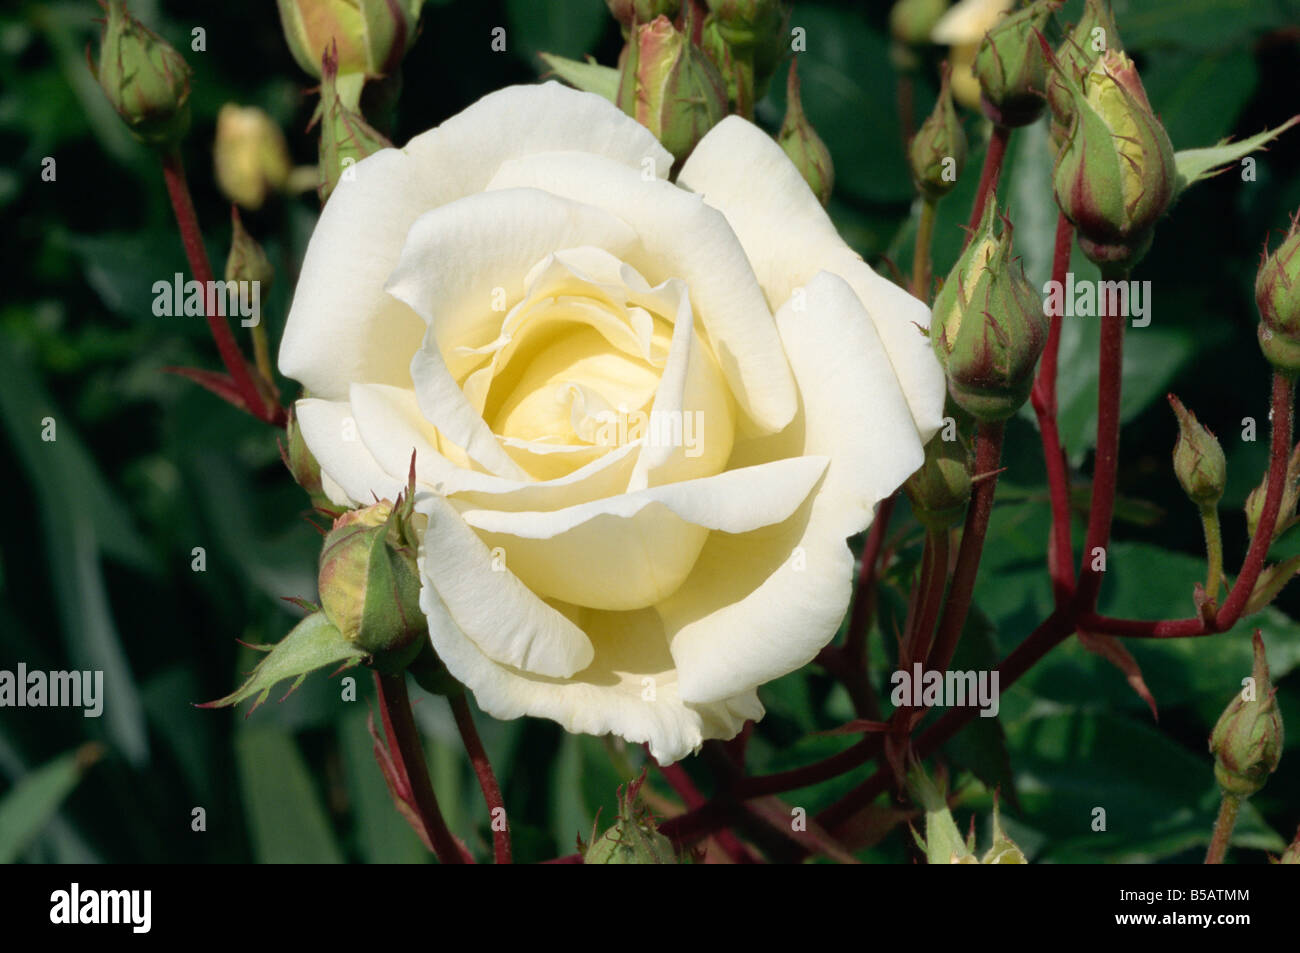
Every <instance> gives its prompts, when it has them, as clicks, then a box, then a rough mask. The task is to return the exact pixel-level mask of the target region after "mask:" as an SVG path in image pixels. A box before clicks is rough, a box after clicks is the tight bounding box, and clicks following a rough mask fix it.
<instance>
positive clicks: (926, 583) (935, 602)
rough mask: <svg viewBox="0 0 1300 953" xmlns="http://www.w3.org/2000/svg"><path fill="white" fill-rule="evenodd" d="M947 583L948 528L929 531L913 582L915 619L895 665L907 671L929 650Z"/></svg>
mask: <svg viewBox="0 0 1300 953" xmlns="http://www.w3.org/2000/svg"><path fill="white" fill-rule="evenodd" d="M947 585H948V531H947V530H946V529H944V530H932V531H930V532H928V533H926V535H925V551H924V552H923V553H922V555H921V578H920V581H919V582H918V583H917V588H916V591H917V598H918V599H919V600H920V601H919V602H918V604H917V612H916V618H915V619H913V620H912V622H913V624H912V625H911V626H910V627H909V628H908V630H907V635H906V637H905V638H904V639H903V646H904V652H903V658H901V659H900V660H899V662H900V664H899V668H900V669H903V670H904V671H910V670H911V666H912V663H913V662H920V661H924V660H925V658H926V656H928V655H929V653H930V640H931V639H932V638H933V637H934V626H935V623H936V622H937V621H938V619H939V609H940V608H941V607H942V606H943V591H944V588H945V587H946V586H947Z"/></svg>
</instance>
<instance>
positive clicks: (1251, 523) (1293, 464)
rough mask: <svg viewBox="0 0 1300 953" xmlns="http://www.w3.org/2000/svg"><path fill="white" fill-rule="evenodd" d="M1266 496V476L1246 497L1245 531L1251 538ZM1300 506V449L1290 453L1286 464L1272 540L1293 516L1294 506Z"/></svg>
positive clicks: (1262, 511)
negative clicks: (1280, 500) (1280, 501)
mask: <svg viewBox="0 0 1300 953" xmlns="http://www.w3.org/2000/svg"><path fill="white" fill-rule="evenodd" d="M1266 496H1268V474H1267V473H1265V474H1264V480H1263V482H1262V483H1260V485H1259V486H1257V487H1255V489H1253V490H1251V491H1250V496H1248V497H1246V507H1245V509H1246V529H1247V531H1248V532H1249V533H1250V535H1251V536H1254V535H1255V530H1256V528H1258V526H1259V520H1260V517H1262V516H1263V515H1264V498H1265V497H1266ZM1297 504H1300V447H1296V448H1295V449H1294V450H1292V451H1291V459H1289V460H1288V461H1287V464H1286V483H1285V485H1284V486H1283V487H1282V507H1281V509H1279V510H1278V513H1277V526H1275V527H1274V528H1273V538H1274V539H1276V538H1277V537H1278V536H1280V535H1281V534H1282V532H1283V530H1284V528H1285V527H1286V525H1287V523H1288V521H1289V520H1290V519H1291V518H1292V517H1293V516H1295V513H1296V505H1297Z"/></svg>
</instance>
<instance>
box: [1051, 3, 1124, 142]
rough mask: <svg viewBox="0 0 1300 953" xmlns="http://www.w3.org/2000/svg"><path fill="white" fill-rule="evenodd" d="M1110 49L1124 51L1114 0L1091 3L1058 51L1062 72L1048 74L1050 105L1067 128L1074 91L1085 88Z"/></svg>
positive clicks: (1072, 107) (1072, 113) (1060, 70)
mask: <svg viewBox="0 0 1300 953" xmlns="http://www.w3.org/2000/svg"><path fill="white" fill-rule="evenodd" d="M1107 50H1118V51H1120V52H1122V51H1123V50H1124V44H1123V43H1122V42H1121V41H1120V38H1119V28H1118V27H1117V26H1116V25H1115V14H1114V12H1113V11H1112V10H1111V8H1110V0H1087V2H1086V3H1085V4H1084V8H1083V16H1082V17H1080V18H1079V22H1078V23H1076V24H1075V25H1074V26H1073V27H1072V28H1071V29H1070V31H1069V33H1067V34H1066V36H1065V39H1064V40H1062V41H1061V44H1060V46H1058V47H1057V48H1056V63H1057V65H1058V67H1059V69H1052V70H1049V71H1048V77H1047V104H1048V105H1049V106H1050V107H1051V109H1052V115H1053V116H1055V118H1056V121H1057V123H1058V124H1059V125H1060V126H1062V127H1063V128H1065V129H1069V128H1070V122H1071V120H1072V118H1073V116H1074V97H1073V96H1071V95H1070V89H1071V88H1072V87H1073V88H1079V89H1081V88H1082V83H1083V78H1084V77H1085V76H1086V75H1088V71H1089V70H1091V69H1092V67H1093V64H1095V63H1096V62H1097V60H1098V59H1100V58H1101V56H1102V54H1104V53H1105V52H1106V51H1107Z"/></svg>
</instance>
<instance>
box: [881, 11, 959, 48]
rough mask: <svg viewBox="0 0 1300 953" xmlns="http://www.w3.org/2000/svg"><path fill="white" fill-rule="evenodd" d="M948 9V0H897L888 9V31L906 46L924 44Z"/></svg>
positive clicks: (928, 40)
mask: <svg viewBox="0 0 1300 953" xmlns="http://www.w3.org/2000/svg"><path fill="white" fill-rule="evenodd" d="M947 10H948V0H898V2H897V3H895V4H894V5H893V7H891V8H890V10H889V32H890V33H891V34H893V37H894V39H895V40H897V41H898V42H899V43H903V44H905V45H907V46H924V45H925V44H927V43H929V42H930V31H931V30H933V29H934V27H935V24H936V23H938V22H939V20H940V19H942V17H943V15H944V13H946V12H947Z"/></svg>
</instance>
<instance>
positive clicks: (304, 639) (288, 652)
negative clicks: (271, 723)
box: [198, 612, 366, 715]
mask: <svg viewBox="0 0 1300 953" xmlns="http://www.w3.org/2000/svg"><path fill="white" fill-rule="evenodd" d="M251 647H252V648H255V649H257V650H258V651H263V652H269V653H270V654H269V655H267V657H266V658H264V659H263V660H262V661H261V662H260V663H258V666H257V668H255V669H253V673H252V674H251V675H250V676H249V677H248V680H247V681H246V682H244V684H243V685H241V686H240V687H239V688H238V689H236V690H235V691H233V692H231V693H230V694H229V695H227V696H226V697H225V698H219V699H217V700H216V701H212V702H204V703H203V704H201V705H199V706H198V707H199V708H225V707H227V706H229V705H237V704H239V703H240V702H242V701H244V700H245V699H247V698H252V697H253V696H254V695H256V696H257V700H256V701H254V702H253V707H252V708H250V709H249V710H248V714H250V715H251V714H252V713H253V712H254V711H256V710H257V707H258V706H259V705H261V704H262V702H264V701H266V698H267V696H268V695H270V694H271V689H272V688H273V687H274V686H275V684H276V683H277V682H282V681H284V680H285V679H286V678H293V679H294V683H293V684H292V685H291V686H289V691H287V692H285V693H284V697H285V698H287V697H288V696H289V695H290V694H292V692H293V690H294V689H295V688H297V687H298V686H299V685H301V684H302V683H303V679H305V678H306V677H307V676H308V674H310V673H311V672H314V671H316V669H318V668H323V667H324V666H326V665H333V664H336V663H340V662H341V663H343V665H342V667H344V668H351V667H353V666H354V665H358V664H360V662H361V660H362V659H363V658H365V657H366V653H365V652H364V651H363V650H362V649H360V648H358V647H357V646H356V645H355V644H353V643H352V642H349V641H348V640H347V639H345V638H343V633H341V632H339V630H338V629H336V628H334V626H333V625H332V624H331V623H330V621H329V620H328V619H326V618H325V613H323V612H314V613H312V614H311V615H309V616H307V618H305V619H303V620H302V621H301V622H299V623H298V624H297V625H296V626H294V627H293V630H292V631H291V632H290V633H289V634H288V635H286V636H285V637H284V638H283V639H281V640H280V641H279V642H278V643H277V644H276V645H275V646H264V645H254V646H251ZM281 701H283V699H281Z"/></svg>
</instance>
